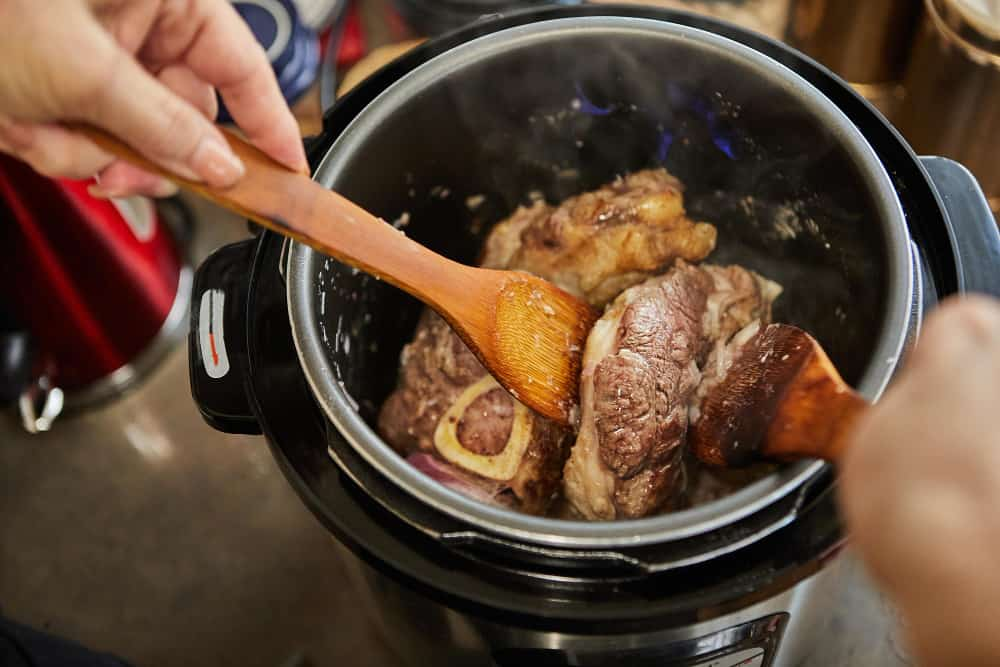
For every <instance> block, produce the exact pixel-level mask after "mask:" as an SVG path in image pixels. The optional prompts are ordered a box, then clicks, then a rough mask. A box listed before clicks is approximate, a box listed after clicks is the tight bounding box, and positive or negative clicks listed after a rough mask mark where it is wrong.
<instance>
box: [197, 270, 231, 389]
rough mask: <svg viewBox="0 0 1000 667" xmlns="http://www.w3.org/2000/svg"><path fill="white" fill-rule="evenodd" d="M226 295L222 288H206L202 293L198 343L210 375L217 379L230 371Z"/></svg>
mask: <svg viewBox="0 0 1000 667" xmlns="http://www.w3.org/2000/svg"><path fill="white" fill-rule="evenodd" d="M225 305H226V295H225V294H224V293H223V292H222V290H217V289H210V290H205V292H204V293H203V294H202V295H201V307H200V309H199V316H198V344H199V347H200V348H201V361H202V363H203V364H204V365H205V372H206V373H208V377H210V378H212V379H213V380H217V379H219V378H221V377H223V376H224V375H225V374H226V373H228V372H229V355H228V354H227V353H226V332H225V328H224V326H223V322H224V321H225V318H224V317H223V313H224V312H225V311H224V310H223V308H224V307H225Z"/></svg>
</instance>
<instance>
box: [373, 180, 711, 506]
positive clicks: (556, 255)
mask: <svg viewBox="0 0 1000 667" xmlns="http://www.w3.org/2000/svg"><path fill="white" fill-rule="evenodd" d="M714 245H715V228H714V227H712V226H711V225H708V224H706V223H694V222H692V221H690V220H688V219H687V218H686V217H685V215H684V208H683V199H682V194H681V185H680V183H679V182H678V181H677V179H675V178H673V177H672V176H670V175H669V174H667V172H666V171H665V170H663V169H657V170H649V171H642V172H637V173H635V174H632V175H630V176H628V177H625V178H622V179H618V180H616V181H615V182H614V183H611V184H608V185H606V186H604V187H602V188H600V189H598V190H597V191H594V192H588V193H584V194H581V195H579V196H577V197H573V198H571V199H569V200H567V201H566V202H564V203H563V204H561V205H560V206H558V207H552V206H549V205H547V204H544V203H541V202H536V203H535V204H534V205H533V206H530V207H521V208H519V209H518V210H517V211H516V212H515V213H514V214H513V215H512V216H511V217H510V218H508V219H507V220H505V221H502V222H500V223H499V224H498V225H497V226H496V227H495V228H494V229H493V231H492V232H491V234H490V236H489V238H488V239H487V242H486V245H485V248H484V253H483V257H482V260H481V264H482V265H484V266H488V267H492V268H510V269H517V270H522V271H527V272H530V273H535V274H537V275H540V276H542V277H545V278H547V279H549V280H552V281H554V282H555V283H556V284H558V285H560V286H561V287H563V288H564V289H567V290H568V291H572V292H574V293H576V294H578V295H582V296H585V297H586V298H587V299H588V300H590V301H591V303H594V304H603V303H605V302H607V301H608V300H610V299H611V298H613V297H614V296H615V294H617V293H618V292H619V291H621V289H624V288H625V287H627V286H629V285H633V284H636V283H638V282H641V281H642V280H643V279H645V278H646V277H648V276H649V275H652V274H653V273H654V272H656V271H658V270H660V269H662V268H663V267H664V266H668V265H669V264H670V263H671V262H673V261H674V259H676V258H678V257H681V258H685V259H689V260H700V259H703V258H704V257H705V256H706V255H708V253H709V252H711V251H712V249H713V248H714ZM378 427H379V430H380V432H381V434H382V436H383V437H384V438H385V440H386V441H387V442H388V443H389V444H391V445H392V446H393V447H394V448H395V449H396V450H397V451H399V452H400V453H401V454H403V455H404V456H408V457H409V458H410V460H411V463H413V464H414V465H415V466H416V467H418V468H419V469H421V470H422V471H424V472H425V473H426V474H428V475H430V476H432V477H434V478H435V479H437V480H439V481H441V482H442V483H443V484H445V485H447V486H449V487H451V488H454V489H456V490H459V491H461V492H463V493H466V494H467V495H471V496H473V497H476V498H479V499H481V500H489V501H491V502H495V503H499V504H506V505H510V506H513V507H515V508H517V509H520V510H522V511H525V512H531V513H540V512H544V511H545V510H546V508H547V506H548V504H549V503H550V501H551V500H552V498H553V497H554V496H555V495H557V494H558V492H559V491H560V489H561V485H562V472H563V466H564V464H565V462H566V457H567V456H568V454H569V445H570V444H571V443H572V440H573V433H572V431H571V430H569V429H566V428H562V427H560V426H559V425H557V424H556V423H554V422H551V421H549V420H547V419H544V418H543V417H540V416H539V415H536V414H535V413H533V412H531V411H530V410H528V409H527V408H526V407H524V406H523V405H522V404H521V403H519V402H518V401H516V400H514V399H513V398H512V397H511V396H510V395H509V394H507V393H506V392H505V391H504V390H503V389H501V388H500V387H499V385H497V384H496V383H495V382H494V381H493V380H492V378H491V377H490V376H489V375H488V374H487V372H486V370H485V369H484V368H483V367H482V366H481V365H480V364H479V362H478V361H477V360H476V358H475V356H474V355H473V354H472V352H470V351H469V350H468V348H466V347H465V345H464V344H463V343H462V341H461V340H460V339H459V338H458V336H457V335H455V334H454V333H453V332H452V330H451V329H450V327H448V325H447V324H446V323H445V322H444V321H443V320H442V319H441V318H440V317H438V316H437V315H436V314H434V313H433V312H431V311H429V310H428V311H425V313H424V315H423V316H422V317H421V320H420V323H419V324H418V326H417V330H416V333H415V336H414V339H413V341H412V342H411V343H409V344H408V345H407V346H406V347H405V348H404V349H403V353H402V355H401V359H400V372H399V380H398V384H397V387H396V390H395V391H394V392H393V393H392V395H390V396H389V398H388V399H387V400H386V402H385V403H384V404H383V406H382V410H381V412H380V415H379V421H378Z"/></svg>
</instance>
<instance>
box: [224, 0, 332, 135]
mask: <svg viewBox="0 0 1000 667" xmlns="http://www.w3.org/2000/svg"><path fill="white" fill-rule="evenodd" d="M232 5H233V8H234V9H236V11H237V12H238V13H239V15H240V16H241V17H243V20H244V21H246V23H247V25H248V26H249V27H250V30H251V32H253V34H254V36H255V37H256V38H257V41H258V42H260V44H261V46H263V47H264V50H265V51H266V52H267V58H268V60H269V61H270V62H271V67H272V68H273V69H274V74H275V76H276V77H277V79H278V85H279V86H280V87H281V93H282V94H283V95H284V96H285V100H286V101H287V102H288V104H289V105H291V104H294V103H295V102H297V101H298V100H299V99H300V98H301V97H302V95H303V94H304V93H305V92H306V91H307V90H308V89H309V87H310V86H311V85H312V84H313V82H314V81H315V80H316V77H317V75H318V72H319V52H320V49H319V37H318V35H317V34H316V31H315V30H313V29H312V28H310V27H309V26H307V25H306V24H305V23H304V22H303V20H302V19H301V17H300V15H299V12H298V9H297V8H296V6H295V3H294V2H293V1H292V0H232ZM219 121H220V122H223V123H228V122H232V117H231V116H230V115H229V112H228V110H227V109H226V107H225V104H224V103H223V102H222V100H221V99H220V100H219Z"/></svg>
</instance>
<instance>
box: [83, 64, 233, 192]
mask: <svg viewBox="0 0 1000 667" xmlns="http://www.w3.org/2000/svg"><path fill="white" fill-rule="evenodd" d="M120 55H121V57H119V58H116V59H115V60H114V62H113V63H112V64H110V67H111V68H112V69H111V72H110V73H109V76H108V84H107V85H106V86H104V87H103V89H102V90H100V91H99V92H98V94H97V96H96V97H95V98H94V99H93V100H92V101H91V103H89V104H87V105H85V107H84V109H82V113H81V115H82V116H83V117H84V119H85V120H87V121H89V122H90V123H92V124H94V125H97V126H99V127H103V128H104V129H106V130H108V131H109V132H112V133H114V134H115V135H117V136H118V137H119V138H121V139H123V140H124V141H125V142H127V143H128V144H130V145H131V146H132V147H133V148H135V149H136V150H138V151H139V152H140V153H142V154H143V155H145V156H146V157H148V158H149V159H151V160H153V161H155V162H157V163H159V164H161V165H163V166H164V167H166V168H167V169H169V170H171V171H173V172H175V173H177V174H179V175H181V176H184V177H186V178H192V179H197V180H202V181H204V182H206V183H208V184H209V185H212V186H215V187H228V186H230V185H232V184H233V183H234V182H235V181H236V180H238V179H239V178H240V176H242V175H243V171H244V167H243V165H242V163H241V162H240V161H239V160H238V159H237V158H236V156H235V155H233V154H232V152H231V151H230V149H229V146H228V144H227V143H226V141H225V140H224V139H223V137H222V134H221V133H220V132H219V130H218V129H217V128H216V127H215V125H214V124H213V123H211V122H210V121H209V120H208V119H206V118H205V117H204V116H203V115H202V114H201V113H200V112H199V111H198V109H196V108H195V107H194V106H193V105H192V104H190V103H189V102H187V101H186V100H184V99H183V98H182V97H180V96H179V95H177V94H175V93H174V92H173V91H171V90H170V89H169V88H167V87H166V86H165V85H163V84H162V83H161V82H159V81H157V80H156V79H155V78H153V77H152V76H151V75H150V74H149V73H148V72H147V71H146V70H144V69H143V68H142V67H141V66H140V65H139V64H138V63H137V62H136V61H135V60H134V59H132V58H131V57H130V56H128V54H126V53H125V52H124V51H122V52H121V54H120Z"/></svg>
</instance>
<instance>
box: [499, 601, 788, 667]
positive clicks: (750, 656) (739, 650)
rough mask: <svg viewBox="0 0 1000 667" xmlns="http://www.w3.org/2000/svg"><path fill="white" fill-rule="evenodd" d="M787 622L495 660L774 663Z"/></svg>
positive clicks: (601, 665)
mask: <svg viewBox="0 0 1000 667" xmlns="http://www.w3.org/2000/svg"><path fill="white" fill-rule="evenodd" d="M787 624H788V614H787V613H784V612H782V613H778V614H772V615H771V616H765V617H763V618H758V619H755V620H752V621H749V622H746V623H741V624H739V625H734V626H732V627H729V628H726V629H724V630H720V631H718V632H715V633H713V634H710V635H703V636H700V637H695V638H692V639H686V640H682V641H678V642H671V643H667V644H659V643H658V642H656V641H655V640H654V639H651V640H650V644H651V645H650V646H649V647H646V648H629V649H622V648H621V647H620V643H619V642H618V641H617V640H616V639H614V638H611V637H609V638H608V640H607V641H608V646H607V647H604V648H602V649H598V650H586V651H583V650H574V649H569V648H566V649H504V650H500V651H494V653H493V660H494V662H495V663H496V664H497V665H498V666H499V667H515V666H517V667H521V666H522V665H533V666H535V667H543V666H544V667H569V666H570V665H573V666H574V667H771V665H772V664H773V663H774V659H775V656H776V655H777V653H778V646H779V645H780V644H781V638H782V635H784V632H785V626H786V625H787Z"/></svg>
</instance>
